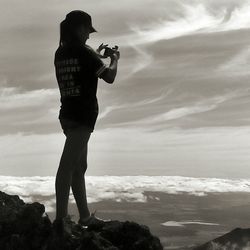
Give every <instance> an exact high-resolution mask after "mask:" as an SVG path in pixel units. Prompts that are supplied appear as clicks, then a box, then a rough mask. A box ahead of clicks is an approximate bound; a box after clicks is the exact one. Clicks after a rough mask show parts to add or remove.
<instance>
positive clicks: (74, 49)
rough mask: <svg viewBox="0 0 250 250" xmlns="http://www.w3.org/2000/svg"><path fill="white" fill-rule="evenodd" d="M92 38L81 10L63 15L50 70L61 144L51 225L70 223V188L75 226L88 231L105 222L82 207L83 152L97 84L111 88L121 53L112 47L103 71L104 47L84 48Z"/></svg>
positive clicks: (84, 201) (95, 107) (92, 121)
mask: <svg viewBox="0 0 250 250" xmlns="http://www.w3.org/2000/svg"><path fill="white" fill-rule="evenodd" d="M93 32H96V30H95V29H94V28H93V26H92V20H91V17H90V15H89V14H87V13H86V12H83V11H80V10H74V11H71V12H70V13H68V14H67V15H66V18H65V20H63V21H62V22H61V24H60V43H59V47H58V49H57V50H56V52H55V58H54V65H55V72H56V78H57V82H58V87H59V89H60V95H61V98H60V101H61V107H60V112H59V116H58V119H59V121H60V124H61V127H62V130H63V133H64V134H65V136H66V140H65V144H64V148H63V152H62V156H61V159H60V163H59V167H58V170H57V174H56V181H55V189H56V218H55V220H54V222H53V223H55V222H59V221H60V222H64V221H67V220H68V219H69V215H68V199H69V191H70V187H71V188H72V192H73V195H74V198H75V200H76V204H77V208H78V211H79V215H80V216H79V217H80V218H79V220H78V224H80V225H83V226H87V225H89V223H92V222H98V221H104V220H102V219H100V218H98V217H96V216H95V214H94V213H91V214H90V212H89V209H88V205H87V198H86V188H85V171H86V169H87V149H88V141H89V138H90V135H91V133H92V132H93V130H94V127H95V123H96V119H97V116H98V102H97V97H96V92H97V83H98V78H102V79H103V80H104V81H105V82H107V83H110V84H111V83H113V82H114V80H115V77H116V73H117V63H118V60H119V58H120V53H119V51H118V47H117V46H116V47H115V48H112V53H109V55H108V57H110V59H111V60H110V65H109V66H108V65H105V64H104V63H103V61H102V60H101V58H105V57H107V56H103V55H101V53H100V52H101V51H102V50H103V49H106V48H107V46H108V45H103V44H101V45H100V46H99V48H98V49H97V51H94V50H93V49H92V48H91V47H90V46H88V45H86V41H87V39H89V34H90V33H93ZM107 50H108V49H107ZM109 51H110V49H109Z"/></svg>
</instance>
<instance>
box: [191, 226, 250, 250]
mask: <svg viewBox="0 0 250 250" xmlns="http://www.w3.org/2000/svg"><path fill="white" fill-rule="evenodd" d="M243 249H244V250H250V228H247V229H241V228H236V229H234V230H233V231H231V232H229V233H227V234H225V235H223V236H221V237H218V238H216V239H214V240H212V241H209V242H207V243H205V244H204V245H201V246H199V247H196V248H194V250H243Z"/></svg>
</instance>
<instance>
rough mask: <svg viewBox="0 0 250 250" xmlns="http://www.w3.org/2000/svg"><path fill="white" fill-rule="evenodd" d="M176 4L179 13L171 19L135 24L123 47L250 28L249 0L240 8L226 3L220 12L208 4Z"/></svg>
mask: <svg viewBox="0 0 250 250" xmlns="http://www.w3.org/2000/svg"><path fill="white" fill-rule="evenodd" d="M175 5H176V6H178V8H179V13H178V14H177V13H176V14H175V16H174V15H172V16H171V18H170V16H168V17H167V18H166V19H165V20H164V18H163V17H160V18H159V19H158V21H154V22H152V23H150V24H149V23H146V24H145V25H144V26H138V25H136V24H133V25H131V26H130V29H131V34H126V36H122V37H120V38H119V40H120V44H122V46H127V45H128V44H131V43H133V44H134V45H142V44H148V43H155V42H157V41H160V40H168V39H173V38H177V37H181V36H186V35H194V34H204V33H211V32H222V31H232V30H239V29H245V28H250V17H249V11H250V2H249V1H242V3H241V5H240V6H238V5H235V4H233V3H231V4H229V5H226V4H225V5H222V6H220V8H219V9H216V5H214V4H210V5H208V4H206V2H205V1H202V2H200V1H199V2H198V1H193V2H191V3H190V4H186V3H184V2H183V1H180V2H178V3H175ZM180 13H181V14H180Z"/></svg>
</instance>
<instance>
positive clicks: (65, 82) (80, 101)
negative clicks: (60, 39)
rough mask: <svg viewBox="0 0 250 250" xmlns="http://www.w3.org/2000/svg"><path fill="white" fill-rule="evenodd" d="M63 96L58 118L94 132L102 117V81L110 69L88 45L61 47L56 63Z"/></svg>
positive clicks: (57, 52)
mask: <svg viewBox="0 0 250 250" xmlns="http://www.w3.org/2000/svg"><path fill="white" fill-rule="evenodd" d="M54 65H55V71H56V78H57V82H58V87H59V89H60V94H61V98H60V101H61V107H60V112H59V116H58V118H59V119H61V118H67V119H70V120H73V121H77V122H79V123H81V124H84V125H87V126H88V127H90V128H91V129H92V131H93V130H94V127H95V123H96V119H97V116H98V111H99V108H98V101H97V97H96V92H97V83H98V77H100V76H101V74H102V73H103V72H104V71H105V69H106V66H105V64H104V63H103V62H102V60H101V59H100V58H99V57H98V55H97V54H96V53H95V51H94V50H93V49H92V48H91V47H89V46H87V45H78V46H60V47H59V48H58V49H57V51H56V52H55V59H54Z"/></svg>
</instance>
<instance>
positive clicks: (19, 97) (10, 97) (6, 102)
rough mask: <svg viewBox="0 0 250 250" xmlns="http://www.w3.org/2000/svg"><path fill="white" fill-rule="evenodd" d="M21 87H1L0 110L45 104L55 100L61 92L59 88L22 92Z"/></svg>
mask: <svg viewBox="0 0 250 250" xmlns="http://www.w3.org/2000/svg"><path fill="white" fill-rule="evenodd" d="M20 90H21V88H20V87H19V88H17V87H2V88H0V110H5V111H7V110H9V109H16V108H19V109H20V108H27V107H32V108H33V107H37V106H39V107H41V106H42V105H43V104H45V103H47V102H51V101H55V100H56V99H57V98H58V95H59V94H60V92H59V90H58V89H38V90H31V91H23V92H20Z"/></svg>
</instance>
